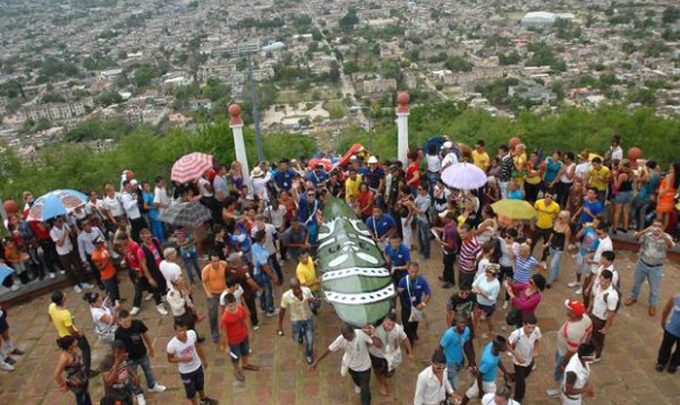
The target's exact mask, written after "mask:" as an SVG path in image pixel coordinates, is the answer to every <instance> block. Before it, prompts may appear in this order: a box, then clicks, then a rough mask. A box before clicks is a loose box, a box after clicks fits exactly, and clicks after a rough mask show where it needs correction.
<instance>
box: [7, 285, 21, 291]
mask: <svg viewBox="0 0 680 405" xmlns="http://www.w3.org/2000/svg"><path fill="white" fill-rule="evenodd" d="M18 289H19V285H18V284H12V286H11V287H10V288H9V290H10V291H17V290H18Z"/></svg>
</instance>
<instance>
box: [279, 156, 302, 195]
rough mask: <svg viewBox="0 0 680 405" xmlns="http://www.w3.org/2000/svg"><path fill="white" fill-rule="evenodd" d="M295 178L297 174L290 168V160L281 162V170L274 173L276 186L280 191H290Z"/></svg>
mask: <svg viewBox="0 0 680 405" xmlns="http://www.w3.org/2000/svg"><path fill="white" fill-rule="evenodd" d="M295 176H297V173H295V170H293V169H291V168H289V167H288V160H286V159H282V160H281V161H280V162H279V169H278V170H277V171H276V173H274V184H276V188H277V189H279V190H286V191H290V189H291V187H293V179H294V178H295Z"/></svg>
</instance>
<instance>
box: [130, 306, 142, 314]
mask: <svg viewBox="0 0 680 405" xmlns="http://www.w3.org/2000/svg"><path fill="white" fill-rule="evenodd" d="M139 311H140V309H139V307H132V309H131V310H130V315H137V314H138V313H139Z"/></svg>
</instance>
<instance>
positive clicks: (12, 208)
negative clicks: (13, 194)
mask: <svg viewBox="0 0 680 405" xmlns="http://www.w3.org/2000/svg"><path fill="white" fill-rule="evenodd" d="M2 205H4V206H5V211H6V212H7V213H8V214H16V213H17V212H18V211H19V206H18V205H17V202H16V201H14V200H6V201H5V202H3V203H2Z"/></svg>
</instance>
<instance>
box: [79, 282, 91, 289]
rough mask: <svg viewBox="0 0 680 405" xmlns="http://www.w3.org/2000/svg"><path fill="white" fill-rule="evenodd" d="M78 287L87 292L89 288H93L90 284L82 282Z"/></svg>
mask: <svg viewBox="0 0 680 405" xmlns="http://www.w3.org/2000/svg"><path fill="white" fill-rule="evenodd" d="M80 287H81V288H86V289H88V290H89V289H90V288H92V287H94V286H93V285H92V284H90V283H85V282H83V283H80Z"/></svg>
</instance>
